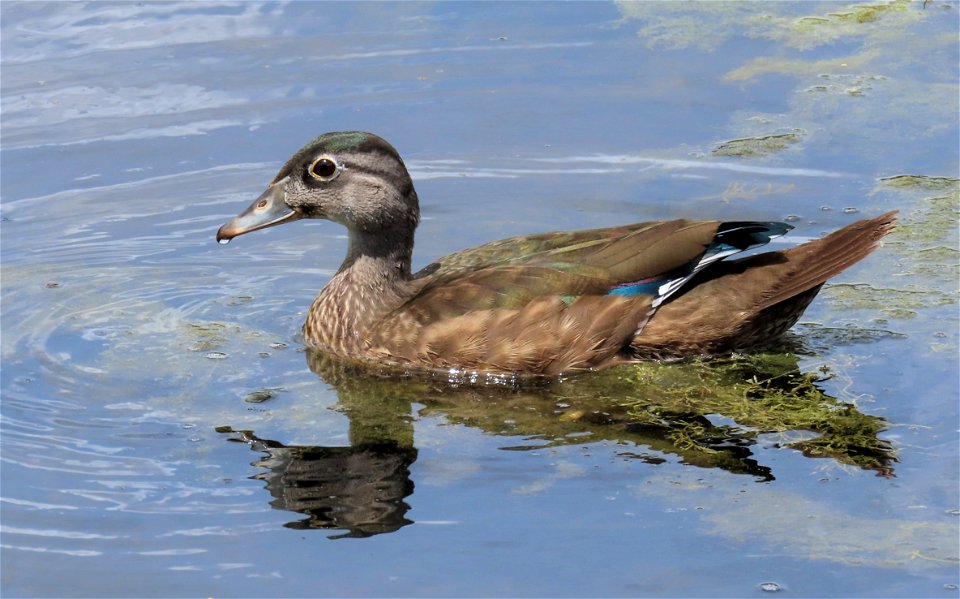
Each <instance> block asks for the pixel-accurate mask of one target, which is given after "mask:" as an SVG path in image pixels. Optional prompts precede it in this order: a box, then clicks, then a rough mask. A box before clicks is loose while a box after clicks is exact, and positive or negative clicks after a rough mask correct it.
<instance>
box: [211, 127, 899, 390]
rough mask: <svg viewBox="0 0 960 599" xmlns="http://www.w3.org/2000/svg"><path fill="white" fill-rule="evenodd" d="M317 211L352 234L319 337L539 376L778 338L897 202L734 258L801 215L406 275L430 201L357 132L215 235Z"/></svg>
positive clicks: (312, 152) (518, 242)
mask: <svg viewBox="0 0 960 599" xmlns="http://www.w3.org/2000/svg"><path fill="white" fill-rule="evenodd" d="M308 217H309V218H326V219H329V220H332V221H334V222H338V223H341V224H343V225H345V226H346V227H347V229H348V231H349V233H350V245H349V249H348V252H347V257H346V259H345V260H344V263H343V265H341V267H340V269H339V271H338V272H337V274H336V275H335V276H334V277H333V278H332V279H331V280H330V282H329V283H328V284H327V285H326V286H325V287H324V288H323V289H322V290H321V291H320V293H319V295H318V296H317V299H316V300H314V303H313V305H312V306H311V308H310V311H309V313H308V316H307V320H306V323H305V324H304V336H305V338H306V339H307V341H308V342H309V343H310V344H312V345H315V346H317V347H320V348H322V349H325V350H327V351H330V352H332V353H334V354H337V355H341V356H345V357H350V358H356V359H360V360H367V361H377V362H384V363H391V364H399V365H409V366H418V367H424V368H431V369H450V368H457V369H465V370H481V371H488V372H489V371H493V372H510V373H519V374H536V375H556V374H560V373H572V372H579V371H584V370H591V369H599V368H605V367H608V366H611V365H614V364H618V363H622V362H625V361H630V360H638V359H659V358H675V357H684V356H691V355H704V354H715V353H722V352H728V351H731V350H734V349H745V348H750V347H755V346H758V345H763V344H766V343H769V342H771V341H773V340H775V339H776V338H777V337H778V336H779V335H781V334H782V333H783V332H784V331H786V330H787V329H788V328H789V327H790V326H792V325H793V324H794V323H795V322H796V320H797V319H798V318H799V317H800V315H801V314H802V313H803V310H804V309H805V308H806V307H807V305H808V304H809V303H810V301H811V300H812V299H813V297H814V296H815V295H816V293H817V291H818V290H819V289H820V286H821V285H823V283H824V282H825V281H827V279H829V278H830V277H832V276H834V275H836V274H838V273H839V272H841V271H843V270H844V269H846V268H847V267H849V266H850V265H852V264H854V263H856V262H857V261H859V260H861V259H863V258H864V257H865V256H866V255H867V254H869V253H870V252H872V251H873V250H874V249H876V248H877V247H878V245H879V242H880V240H881V239H882V238H883V236H884V235H886V234H887V233H888V232H889V231H890V230H891V229H892V228H893V227H894V225H895V221H896V214H895V213H894V212H891V213H887V214H884V215H882V216H879V217H876V218H873V219H867V220H862V221H858V222H856V223H853V224H851V225H848V226H846V227H844V228H843V229H840V230H839V231H836V232H834V233H833V234H831V235H829V236H827V237H824V238H822V239H818V240H815V241H811V242H809V243H806V244H803V245H800V246H797V247H794V248H792V249H788V250H784V251H777V252H768V253H763V254H757V255H753V256H749V257H746V258H741V259H737V260H724V258H726V257H727V256H730V255H732V254H735V253H738V252H740V251H743V250H746V249H750V248H754V247H758V246H760V245H763V244H764V243H766V242H768V241H769V240H770V239H772V238H774V237H778V236H780V235H782V234H784V233H786V232H787V231H788V230H789V229H790V228H791V227H790V226H789V225H786V224H784V223H761V222H727V223H722V222H717V221H687V220H675V221H665V222H648V223H637V224H634V225H627V226H622V227H612V228H607V229H592V230H586V231H574V232H558V233H546V234H540V235H530V236H524V237H515V238H511V239H504V240H500V241H495V242H492V243H488V244H485V245H482V246H479V247H476V248H471V249H467V250H462V251H460V252H456V253H454V254H451V255H449V256H446V257H444V258H442V259H440V260H438V261H437V262H435V263H433V264H431V265H429V266H427V267H426V268H424V269H423V270H421V271H420V272H418V273H411V271H410V260H411V255H412V251H413V233H414V229H415V228H416V225H417V222H418V220H419V203H418V200H417V195H416V192H415V191H414V188H413V184H412V182H411V181H410V177H409V175H408V174H407V171H406V168H405V167H404V165H403V162H402V160H401V159H400V156H399V154H398V153H397V152H396V150H394V149H393V148H392V147H391V146H390V145H389V144H387V142H385V141H384V140H382V139H380V138H379V137H376V136H374V135H371V134H369V133H360V132H346V133H330V134H325V135H322V136H320V137H318V138H316V139H315V140H313V141H312V142H310V143H309V144H307V146H305V147H304V148H302V149H301V150H300V151H299V152H297V154H295V155H294V156H293V157H292V158H291V159H290V160H288V161H287V163H286V164H285V165H284V167H283V169H281V172H280V173H279V174H278V175H277V177H276V179H275V180H274V182H273V183H272V184H271V185H270V187H269V188H268V189H267V191H266V192H264V194H263V195H261V196H260V198H258V199H257V201H255V202H254V203H253V205H251V206H250V208H248V209H247V211H245V212H244V213H242V214H241V215H240V216H238V217H237V218H235V219H234V220H233V221H231V222H230V223H227V224H226V225H224V226H223V227H221V229H220V231H219V232H218V234H217V237H218V240H221V241H225V240H229V239H231V238H233V237H235V236H237V235H240V234H242V233H246V232H248V231H252V230H256V229H260V228H264V227H268V226H272V225H275V224H280V223H283V222H288V221H291V220H296V219H299V218H308Z"/></svg>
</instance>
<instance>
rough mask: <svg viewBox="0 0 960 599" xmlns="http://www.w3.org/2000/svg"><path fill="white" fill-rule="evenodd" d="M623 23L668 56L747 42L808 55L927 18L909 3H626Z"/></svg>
mask: <svg viewBox="0 0 960 599" xmlns="http://www.w3.org/2000/svg"><path fill="white" fill-rule="evenodd" d="M617 5H618V8H619V10H620V13H621V15H622V16H623V18H624V20H625V21H639V22H640V23H641V28H640V30H639V31H638V35H639V36H640V37H641V38H643V39H645V40H646V41H647V43H648V44H649V45H650V46H651V47H655V48H666V49H671V50H677V49H683V48H688V47H695V48H700V49H704V50H712V49H715V48H716V47H717V46H719V45H720V44H722V43H724V42H726V41H728V40H729V39H731V38H734V37H739V36H745V37H750V38H760V39H768V40H773V41H777V42H780V43H781V44H783V45H784V46H786V47H790V48H796V49H800V50H809V49H811V48H816V47H818V46H823V45H828V44H833V43H836V42H837V41H839V40H842V39H846V38H851V37H853V38H860V39H864V40H866V41H873V40H876V39H884V38H885V37H887V36H888V35H889V34H890V32H891V31H893V32H895V31H896V30H898V29H901V28H902V27H904V26H905V25H907V24H910V23H914V22H918V21H922V20H924V19H926V18H928V14H927V13H925V12H924V11H923V10H922V9H921V8H920V7H919V5H918V4H915V3H913V4H912V3H911V2H909V0H893V1H891V2H864V3H852V4H847V5H836V4H833V5H832V6H836V9H834V10H829V9H828V10H826V11H823V12H812V14H811V12H807V14H803V13H804V12H806V9H807V7H817V6H831V4H827V3H805V4H804V3H776V2H765V3H759V4H758V3H753V2H684V3H669V2H627V1H622V2H618V3H617Z"/></svg>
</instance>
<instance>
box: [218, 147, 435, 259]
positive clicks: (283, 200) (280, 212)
mask: <svg viewBox="0 0 960 599" xmlns="http://www.w3.org/2000/svg"><path fill="white" fill-rule="evenodd" d="M301 218H325V219H327V220H331V221H333V222H336V223H340V224H342V225H344V226H346V227H347V229H348V230H349V231H350V234H351V236H354V235H378V234H383V233H388V232H391V233H396V232H400V233H402V234H406V233H409V234H410V235H411V236H412V234H413V230H414V229H415V228H416V226H417V223H418V222H419V219H420V207H419V204H418V202H417V194H416V192H415V191H414V189H413V182H412V181H411V180H410V175H409V173H407V168H406V166H404V164H403V160H401V159H400V155H399V154H398V153H397V151H396V150H395V149H394V148H393V146H391V145H390V144H389V143H387V142H386V141H385V140H383V139H382V138H380V137H377V136H376V135H373V134H372V133H364V132H361V131H341V132H336V133H324V134H323V135H321V136H319V137H317V138H315V139H313V140H312V141H311V142H310V143H308V144H307V145H305V146H304V147H303V148H301V149H300V150H299V151H298V152H297V153H296V154H294V155H293V156H291V157H290V159H289V160H287V162H286V164H284V165H283V168H281V169H280V172H279V173H277V176H276V177H275V178H274V179H273V181H272V182H271V183H270V186H269V187H267V189H266V191H264V192H263V193H262V194H261V195H260V197H259V198H257V199H256V200H254V202H253V203H252V204H251V205H250V207H249V208H247V209H246V210H244V211H243V212H242V213H240V214H239V215H238V216H236V217H235V218H234V219H233V220H231V221H230V222H228V223H227V224H225V225H223V226H222V227H220V230H219V231H217V241H219V242H220V243H227V242H228V241H230V240H231V239H233V238H234V237H236V236H237V235H243V234H244V233H249V232H250V231H256V230H257V229H265V228H267V227H272V226H274V225H279V224H282V223H286V222H291V221H294V220H298V219H301Z"/></svg>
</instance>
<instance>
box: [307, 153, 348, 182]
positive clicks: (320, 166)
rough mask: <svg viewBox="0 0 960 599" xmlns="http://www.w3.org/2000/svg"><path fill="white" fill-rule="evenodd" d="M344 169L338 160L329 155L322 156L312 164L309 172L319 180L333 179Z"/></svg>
mask: <svg viewBox="0 0 960 599" xmlns="http://www.w3.org/2000/svg"><path fill="white" fill-rule="evenodd" d="M341 170H343V169H342V168H341V167H340V165H339V164H337V161H336V160H334V159H333V158H331V157H329V156H321V157H319V158H317V159H316V160H314V161H313V163H312V164H310V168H308V169H307V172H308V173H310V176H311V177H313V178H314V179H316V180H317V181H333V180H334V179H336V178H337V175H339V174H340V171H341Z"/></svg>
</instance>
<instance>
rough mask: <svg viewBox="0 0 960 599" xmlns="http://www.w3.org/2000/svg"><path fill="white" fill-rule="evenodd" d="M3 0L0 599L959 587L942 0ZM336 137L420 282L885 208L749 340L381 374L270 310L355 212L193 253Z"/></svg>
mask: <svg viewBox="0 0 960 599" xmlns="http://www.w3.org/2000/svg"><path fill="white" fill-rule="evenodd" d="M878 6H879V7H880V8H878ZM0 10H2V16H3V22H2V30H0V33H2V112H3V121H2V125H3V131H2V133H3V145H2V154H0V158H2V209H0V218H2V220H0V235H2V238H0V242H2V285H3V295H2V301H3V303H2V351H3V354H2V356H3V367H2V387H0V393H2V400H3V401H2V458H3V462H2V471H0V474H2V481H0V482H2V492H0V499H2V503H0V509H2V513H0V520H2V542H0V545H2V591H3V594H4V596H11V597H12V596H23V597H44V596H78V597H79V596H96V597H130V596H164V597H171V596H198V595H202V596H214V597H219V596H462V595H513V596H535V595H540V596H623V595H633V596H669V597H674V596H750V595H760V594H765V593H768V592H773V591H774V590H779V591H780V592H785V593H789V594H791V595H792V596H863V597H876V596H911V597H941V596H956V585H957V582H958V580H957V564H958V561H957V554H958V548H957V538H958V535H957V533H958V519H957V509H958V506H960V499H958V491H957V478H958V476H957V472H958V451H957V448H958V444H957V429H958V420H960V418H958V403H960V402H958V372H957V353H958V350H957V347H958V346H957V330H958V325H957V320H958V318H957V283H958V279H957V256H958V253H957V229H956V222H957V221H956V218H957V217H956V214H957V212H956V209H957V184H956V181H955V180H951V179H950V178H955V177H957V172H958V151H957V146H956V139H957V134H958V124H957V108H958V106H957V100H956V98H957V63H958V56H957V47H956V38H955V35H956V22H957V10H958V7H957V5H956V4H953V3H944V2H937V1H935V2H929V3H920V2H915V3H912V4H903V3H894V4H891V5H872V4H870V5H866V4H865V5H860V4H844V3H787V4H780V3H778V4H776V5H774V4H770V3H765V4H762V5H758V4H755V3H741V4H738V3H732V4H721V3H704V4H675V3H669V4H658V3H642V4H616V3H583V4H581V3H571V4H528V3H524V4H502V3H498V4H471V3H456V4H453V3H450V4H444V3H440V4H419V3H416V4H415V3H398V4H374V3H356V4H353V3H350V4H346V3H344V4H340V3H317V4H314V3H291V4H270V3H253V2H250V3H229V4H228V3H224V4H208V3H138V4H134V3H117V4H109V3H89V4H88V3H79V2H77V3H57V4H43V3H37V2H30V3H25V2H23V3H15V2H14V3H11V2H4V3H3V5H2V6H0ZM345 129H362V130H370V131H374V132H376V133H378V134H380V135H382V136H383V137H385V138H386V139H388V140H390V141H391V142H392V143H393V144H394V145H395V146H396V147H397V148H398V149H399V151H400V152H401V153H402V154H403V156H404V158H405V160H406V161H407V164H408V166H409V167H410V169H411V171H412V173H413V176H414V180H415V182H416V184H417V190H418V192H419V195H420V198H421V203H422V212H423V215H424V222H423V224H422V226H421V229H420V231H419V233H418V241H417V250H416V253H415V265H414V266H415V267H418V266H423V265H425V264H427V263H428V262H429V261H430V260H431V259H432V258H435V257H437V256H440V255H443V254H445V253H449V252H451V251H454V250H456V249H459V248H462V247H466V246H470V245H476V244H479V243H482V242H484V241H488V240H491V239H497V238H501V237H506V236H510V235H514V234H521V233H529V232H540V231H549V230H561V229H570V228H581V227H594V226H597V227H599V226H609V225H614V224H618V223H623V222H632V221H639V220H647V219H661V218H675V217H682V216H685V217H696V218H725V219H735V220H741V219H750V218H756V219H759V220H771V219H785V220H789V221H790V222H791V224H793V225H795V227H796V228H795V229H794V230H793V231H791V232H790V234H789V235H787V236H786V237H785V238H783V239H782V240H777V241H778V242H780V243H795V242H796V241H798V240H802V239H804V238H813V237H816V236H819V235H820V234H822V233H823V232H825V231H829V230H833V229H836V228H838V227H840V226H842V225H843V224H846V223H848V222H852V221H853V220H855V219H856V218H859V217H864V216H872V215H875V214H880V213H881V212H884V211H886V210H889V209H894V208H899V209H900V211H901V219H902V222H903V226H902V227H901V228H900V229H899V230H898V231H897V232H896V233H895V234H893V235H892V236H891V238H890V240H889V241H888V242H887V243H886V244H885V246H884V247H883V248H882V249H881V250H880V251H878V252H877V253H876V254H874V255H872V256H871V257H870V258H868V259H867V260H866V261H865V262H864V263H862V264H860V265H858V266H856V267H854V268H853V269H851V270H850V271H848V272H847V273H845V274H844V275H843V276H842V277H840V278H838V279H837V280H836V281H835V282H834V283H833V284H832V285H830V286H828V287H827V288H826V289H825V290H824V291H823V292H822V293H821V296H820V297H819V298H818V300H817V301H815V302H814V304H813V305H812V306H811V308H810V309H809V310H808V312H807V314H806V315H805V317H804V319H803V321H802V323H801V324H800V325H799V326H798V327H796V329H795V331H796V335H795V337H794V339H793V340H792V341H791V345H790V346H789V347H788V349H789V352H788V353H787V354H785V355H780V356H776V357H773V358H770V359H769V360H767V359H764V360H763V361H761V362H758V363H754V362H750V361H747V362H746V363H734V364H733V367H732V370H728V369H727V368H728V366H729V365H724V364H714V365H667V366H651V367H645V368H642V369H629V370H622V371H618V372H612V373H608V374H605V375H602V376H597V377H580V378H577V379H571V380H567V381H563V382H557V383H553V384H549V385H544V386H542V387H538V388H533V389H520V390H513V389H511V388H509V386H508V385H493V386H492V387H489V388H488V387H479V388H478V387H475V386H471V385H469V384H465V383H469V381H464V380H462V379H460V378H457V377H453V381H452V382H449V381H444V380H436V379H419V378H408V379H401V380H396V379H395V378H390V377H377V376H373V377H372V378H371V375H370V374H363V373H357V372H354V371H351V370H350V369H345V368H343V367H342V365H338V364H332V363H330V362H329V361H325V360H324V359H323V358H322V356H316V355H312V354H309V353H307V352H304V351H303V347H302V343H301V341H300V339H299V337H298V329H299V326H300V324H301V322H302V320H303V317H304V310H305V309H306V307H307V306H308V305H309V303H310V300H311V299H312V298H313V296H314V294H315V293H316V291H317V289H318V288H319V287H320V286H321V285H322V284H323V282H325V281H326V280H327V278H328V277H329V276H330V275H331V274H332V272H333V271H334V270H335V269H336V267H337V266H338V264H339V262H340V260H341V259H342V256H343V253H344V250H345V238H344V232H343V230H342V229H340V228H338V227H337V226H336V225H333V224H331V223H321V222H309V223H308V222H298V223H294V224H289V225H285V226H283V227H279V228H273V229H269V230H266V231H261V232H257V233H253V234H251V235H248V236H244V237H243V238H242V239H240V240H238V241H237V242H236V243H233V244H230V245H229V246H227V247H223V246H220V245H218V244H217V243H216V242H215V240H214V235H215V233H216V230H217V228H218V227H219V226H220V225H221V224H222V223H224V222H225V221H226V220H227V219H228V218H230V217H232V216H233V215H235V214H237V213H238V212H240V211H241V210H242V209H244V208H245V207H246V206H248V205H249V203H250V202H251V201H253V199H254V198H256V197H257V196H258V195H259V194H260V193H261V192H262V190H263V189H264V188H265V186H266V185H267V183H268V182H269V181H270V180H271V179H272V178H273V176H274V174H275V173H276V171H277V169H278V168H279V167H280V165H281V164H282V162H283V161H284V160H285V159H286V158H287V157H288V156H289V154H290V153H292V152H293V151H294V150H296V149H297V148H299V147H300V146H301V145H302V144H303V143H305V142H306V141H307V140H309V139H310V138H312V137H313V136H314V135H316V134H319V133H321V132H324V131H328V130H345ZM751 138H752V139H751ZM738 140H747V141H738ZM903 175H908V176H907V177H903ZM945 177H946V179H944V178H945ZM758 372H761V373H765V374H764V376H769V377H770V380H771V381H774V383H775V386H769V385H768V386H765V387H763V388H762V389H761V390H760V391H755V397H754V398H753V400H751V402H748V404H747V407H748V410H747V411H734V410H733V409H732V408H731V407H730V406H728V405H727V404H724V403H723V402H724V401H727V400H728V399H730V398H731V397H733V398H735V397H737V396H738V395H737V394H738V393H739V394H741V395H742V389H744V388H745V387H744V386H745V385H746V386H748V387H749V380H750V377H752V376H754V375H755V374H756V373H758ZM810 379H816V382H815V383H814V384H813V387H810V386H809V385H810V383H809V380H810ZM804 381H808V382H807V383H804ZM774 383H771V385H774ZM803 385H808V386H807V387H802V386H803ZM504 387H507V388H504ZM800 388H805V389H808V390H809V391H810V392H811V393H814V397H815V398H816V399H815V401H814V402H813V403H814V404H816V407H817V410H819V411H817V412H815V413H814V414H813V416H812V417H810V416H809V415H804V418H808V419H807V420H804V419H802V418H801V417H800V415H798V414H797V413H796V410H795V408H792V407H784V406H783V405H781V406H779V407H777V406H776V405H774V404H775V403H777V402H776V401H769V402H767V403H764V402H762V401H761V400H764V399H767V400H770V399H776V398H778V397H780V395H778V394H779V393H783V392H784V390H786V391H790V390H791V389H800ZM694 390H698V391H697V392H696V393H699V395H697V394H696V393H694ZM788 396H789V394H788ZM691 397H693V398H694V400H693V401H691V400H690V398H691ZM777 401H779V400H777ZM839 416H843V418H842V419H841V418H839ZM817 418H822V419H824V420H822V421H821V424H820V425H816V424H811V422H813V420H816V419H817ZM771 419H774V420H776V422H781V421H783V422H789V423H790V424H789V425H788V426H779V425H773V424H771V422H773V420H771ZM822 422H827V423H831V424H837V425H838V426H839V424H841V423H843V424H844V426H852V427H854V428H855V429H856V431H858V433H857V435H858V436H857V437H856V438H855V439H854V438H852V437H850V436H849V434H847V433H843V432H839V433H838V432H825V430H824V425H823V424H822ZM817 426H820V428H816V427H817ZM845 435H846V436H845ZM826 437H829V438H831V439H834V441H835V442H833V443H831V444H830V445H829V446H823V445H822V444H821V445H818V439H823V438H826ZM837 440H838V441H837ZM824 452H826V457H819V458H818V457H815V456H817V455H824ZM50 572H56V573H57V575H56V576H50V575H49V573H50Z"/></svg>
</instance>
